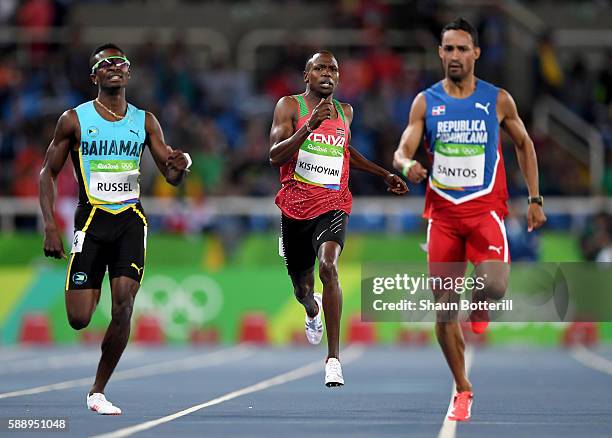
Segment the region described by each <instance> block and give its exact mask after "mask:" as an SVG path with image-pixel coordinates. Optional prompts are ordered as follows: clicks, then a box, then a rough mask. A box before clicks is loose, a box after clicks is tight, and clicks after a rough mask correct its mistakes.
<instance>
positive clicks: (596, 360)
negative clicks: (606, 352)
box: [570, 345, 612, 375]
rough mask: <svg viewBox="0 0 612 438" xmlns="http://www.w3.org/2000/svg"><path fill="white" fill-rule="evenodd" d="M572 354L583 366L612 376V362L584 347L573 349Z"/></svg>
mask: <svg viewBox="0 0 612 438" xmlns="http://www.w3.org/2000/svg"><path fill="white" fill-rule="evenodd" d="M570 354H571V355H572V357H573V358H574V359H576V360H577V361H578V362H580V363H581V364H582V365H584V366H586V367H588V368H591V369H594V370H597V371H601V372H602V373H606V374H610V375H612V360H610V359H606V358H605V357H603V356H600V355H598V354H596V353H594V352H592V351H591V350H589V349H588V348H586V347H584V346H582V345H580V346H578V347H576V348H573V349H572V350H571V353H570Z"/></svg>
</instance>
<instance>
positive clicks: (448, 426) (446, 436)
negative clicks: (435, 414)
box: [438, 345, 474, 438]
mask: <svg viewBox="0 0 612 438" xmlns="http://www.w3.org/2000/svg"><path fill="white" fill-rule="evenodd" d="M473 359H474V349H473V348H472V347H470V346H469V345H468V346H466V348H465V374H466V376H467V375H469V374H470V368H471V367H472V361H473ZM456 394H457V388H456V386H455V382H454V380H453V387H452V389H451V397H450V402H449V403H448V410H447V412H446V415H444V423H442V427H441V428H440V432H439V433H438V438H454V437H455V433H456V431H457V422H456V421H453V420H449V419H448V416H449V415H450V413H451V411H452V409H453V399H454V398H455V395H456Z"/></svg>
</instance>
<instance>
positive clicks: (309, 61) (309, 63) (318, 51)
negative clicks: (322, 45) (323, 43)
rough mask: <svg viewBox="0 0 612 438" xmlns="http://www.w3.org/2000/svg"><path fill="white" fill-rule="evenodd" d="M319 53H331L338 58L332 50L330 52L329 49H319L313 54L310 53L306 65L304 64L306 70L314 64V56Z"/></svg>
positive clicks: (330, 54)
mask: <svg viewBox="0 0 612 438" xmlns="http://www.w3.org/2000/svg"><path fill="white" fill-rule="evenodd" d="M317 55H329V56H331V57H332V58H334V59H336V57H335V56H334V54H333V53H332V52H330V51H329V50H317V51H316V52H314V53H313V54H312V55H310V56H309V57H308V59H307V60H306V65H305V66H304V71H308V69H309V68H310V67H311V65H312V58H314V57H315V56H317Z"/></svg>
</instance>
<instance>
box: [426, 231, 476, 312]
mask: <svg viewBox="0 0 612 438" xmlns="http://www.w3.org/2000/svg"><path fill="white" fill-rule="evenodd" d="M458 227H459V225H458V224H457V223H453V222H451V221H443V220H439V219H429V223H428V226H427V263H428V268H429V275H430V277H432V280H433V281H432V283H431V284H432V292H433V293H434V298H435V300H436V302H442V303H449V302H457V301H458V299H459V295H458V294H457V293H455V288H454V285H455V284H456V282H457V280H458V279H459V278H462V277H463V276H464V275H465V268H466V265H467V263H466V257H465V256H466V254H465V239H464V237H463V236H462V235H461V233H460V230H459V229H458ZM453 317H454V315H450V316H449V315H446V316H445V317H444V319H447V318H448V319H447V320H452V318H453ZM438 318H440V315H438Z"/></svg>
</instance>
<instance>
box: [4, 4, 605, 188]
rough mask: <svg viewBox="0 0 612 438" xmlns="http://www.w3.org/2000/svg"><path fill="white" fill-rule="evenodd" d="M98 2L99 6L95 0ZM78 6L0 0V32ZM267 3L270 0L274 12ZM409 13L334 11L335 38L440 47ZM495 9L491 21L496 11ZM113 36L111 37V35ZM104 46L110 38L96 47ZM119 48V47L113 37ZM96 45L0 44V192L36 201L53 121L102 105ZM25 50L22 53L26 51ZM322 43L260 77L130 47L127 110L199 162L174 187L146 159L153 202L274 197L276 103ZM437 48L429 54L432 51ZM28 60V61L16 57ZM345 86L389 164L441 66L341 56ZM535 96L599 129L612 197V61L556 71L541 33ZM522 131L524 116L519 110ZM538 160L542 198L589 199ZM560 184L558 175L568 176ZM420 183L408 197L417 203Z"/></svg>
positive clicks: (359, 137) (486, 68)
mask: <svg viewBox="0 0 612 438" xmlns="http://www.w3.org/2000/svg"><path fill="white" fill-rule="evenodd" d="M90 1H97V2H100V1H101V0H90ZM71 3H73V2H72V1H70V0H25V1H22V2H18V1H17V0H2V1H1V2H0V5H1V6H0V24H7V25H8V24H10V25H14V26H19V27H22V28H24V29H27V30H28V31H30V32H40V33H42V34H44V32H48V31H49V29H51V28H53V27H54V26H61V25H65V24H66V12H67V11H68V10H69V8H70V5H71ZM270 3H273V2H270ZM408 3H409V4H411V5H412V6H410V7H411V9H410V10H409V11H405V10H404V9H400V10H399V13H398V12H397V11H392V10H391V9H390V6H388V4H387V3H385V2H380V1H375V0H362V1H353V2H338V4H337V11H336V13H334V15H333V16H334V19H333V20H334V26H335V27H336V28H342V27H348V28H355V27H359V28H362V29H366V30H368V31H369V32H370V34H371V38H373V39H377V38H379V37H380V34H381V32H382V31H383V30H384V29H385V28H394V26H396V27H395V28H401V27H406V26H408V27H411V26H412V28H416V29H419V30H420V31H421V32H423V34H427V35H429V37H430V38H432V41H435V40H436V39H437V38H438V33H439V29H440V27H441V24H442V21H441V20H442V19H441V18H440V14H439V11H438V10H437V6H436V4H437V3H439V2H435V1H432V2H408ZM489 12H490V13H489ZM475 24H477V25H478V28H479V34H480V38H481V47H482V50H483V55H482V58H481V60H480V61H479V63H478V65H477V74H478V75H479V76H480V77H483V78H484V79H486V80H489V81H492V82H495V83H496V84H499V85H502V86H503V85H504V77H503V74H502V72H503V65H504V62H505V57H506V53H505V47H506V43H505V38H507V35H506V29H505V25H504V21H503V20H502V19H501V17H500V16H499V15H498V14H496V13H495V11H488V12H487V13H486V14H483V15H482V16H481V17H480V18H479V19H478V21H477V22H476V23H475ZM109 39H110V40H112V37H109ZM102 42H106V41H101V43H102ZM112 42H114V43H116V44H118V45H119V46H121V41H112ZM92 48H93V47H86V46H85V45H84V44H82V42H81V39H80V33H79V30H78V28H77V27H75V28H74V30H73V33H72V35H71V38H70V44H69V45H62V44H46V43H33V44H30V45H29V46H28V47H27V57H26V58H27V59H23V56H17V55H16V54H17V47H16V46H15V45H14V44H4V45H3V46H0V196H18V197H32V196H37V190H38V188H37V180H38V178H37V175H38V171H39V169H40V167H41V165H42V161H43V158H44V152H45V149H46V147H47V146H48V144H49V141H50V139H51V138H52V136H53V130H54V127H55V123H56V121H57V118H58V117H59V115H60V114H61V113H62V112H63V111H64V110H65V109H68V108H71V107H74V106H76V105H78V104H80V103H82V102H84V101H86V100H89V99H92V98H93V97H95V93H96V88H95V87H94V86H93V85H92V84H91V81H90V79H89V68H88V59H89V55H90V51H91V50H92ZM22 49H23V48H21V49H20V50H21V52H23V50H22ZM314 49H315V48H314V47H303V46H296V45H293V44H291V43H288V44H287V46H286V47H284V48H281V49H278V50H272V51H270V52H266V53H265V54H264V55H265V62H260V63H258V66H257V69H256V70H255V71H254V72H247V71H242V70H239V69H238V68H237V67H236V63H235V62H233V61H232V60H231V59H224V58H212V59H209V60H208V62H207V63H206V64H205V65H203V64H202V62H201V60H200V59H199V58H197V54H196V53H195V52H194V49H193V48H192V47H190V46H189V45H188V44H186V43H185V41H184V39H183V37H182V36H181V34H180V33H177V36H176V39H175V41H174V43H173V44H171V45H161V44H158V43H157V41H156V40H155V39H154V38H151V39H150V40H149V41H146V42H144V43H143V44H142V45H139V46H138V47H137V48H134V49H132V48H131V49H130V50H127V56H128V57H129V58H130V60H131V62H132V77H131V81H130V85H129V86H128V91H127V96H128V100H129V101H130V102H131V103H133V104H135V105H136V106H139V107H141V108H143V109H146V110H148V111H151V112H153V113H154V114H155V115H156V116H157V117H158V119H159V120H160V122H161V125H162V127H163V129H164V133H165V137H166V140H167V141H168V143H169V144H171V145H172V146H173V147H175V148H180V149H182V150H184V151H188V152H190V154H191V155H192V157H193V158H194V168H193V172H192V174H191V175H190V178H189V179H188V183H187V184H186V185H185V186H183V187H181V188H179V189H178V192H177V191H176V189H174V188H171V187H170V186H168V185H167V184H165V183H164V182H163V180H162V179H161V177H160V176H158V172H157V171H155V169H154V166H153V163H152V161H151V160H150V159H148V160H145V161H144V163H143V166H144V167H145V169H144V170H143V172H142V190H143V193H144V194H146V195H154V196H191V197H197V198H204V197H206V196H208V195H250V196H269V195H273V194H274V193H275V192H276V190H277V189H278V172H277V170H276V169H273V168H271V167H270V166H269V164H268V148H269V145H268V134H269V128H270V124H271V117H272V113H273V111H274V106H275V103H276V101H277V100H278V99H279V98H280V97H281V96H284V95H288V94H297V93H300V92H302V91H303V89H304V84H303V81H302V71H303V69H304V63H305V61H306V59H307V57H308V55H309V54H310V53H311V52H312V51H313V50H314ZM431 50H434V48H433V47H432V49H431ZM21 52H20V53H21ZM335 53H336V55H337V58H338V59H339V62H340V72H341V85H340V88H339V90H338V92H337V96H336V97H337V98H338V99H340V100H343V101H347V102H349V103H351V104H352V105H353V107H354V109H355V119H354V122H353V126H352V143H353V145H354V146H355V147H356V148H357V149H359V150H360V151H361V152H362V153H363V154H364V155H365V156H366V157H368V158H370V159H373V160H376V161H378V162H380V163H382V164H384V165H385V166H387V167H390V165H391V158H392V153H393V150H394V149H395V148H396V146H397V142H398V140H399V137H400V135H401V132H402V130H403V128H404V126H405V124H406V121H407V116H408V112H409V109H410V106H411V104H412V101H413V99H414V97H415V96H416V94H417V93H418V92H419V91H420V90H422V89H424V88H426V87H428V86H429V85H431V84H433V83H434V82H435V81H437V80H439V79H440V77H441V72H440V71H439V70H435V71H428V70H427V69H425V68H422V67H418V66H416V63H414V62H412V59H411V58H410V56H408V55H406V53H403V52H402V51H401V50H396V49H395V48H394V49H393V50H392V49H391V48H390V47H387V46H385V44H383V43H382V39H381V43H380V44H373V45H371V46H370V47H369V48H350V49H342V50H337V51H336V52H335ZM534 62H535V65H536V67H535V69H534V70H535V71H536V72H537V77H534V78H533V81H532V82H533V83H534V84H535V86H534V90H533V94H534V96H533V97H534V98H535V96H537V95H541V94H550V95H553V96H556V97H557V98H559V99H561V100H562V101H563V102H565V103H566V105H567V106H568V107H569V108H571V109H572V110H573V111H575V112H576V113H578V114H579V115H580V116H581V117H583V118H584V119H586V120H587V121H589V122H591V123H594V124H596V125H598V126H599V127H600V128H601V130H602V132H603V133H604V136H605V139H606V142H607V145H608V153H607V163H608V166H607V171H606V174H605V177H604V181H602V190H603V191H604V192H605V193H607V194H612V154H611V153H610V150H611V148H610V145H612V131H611V129H610V120H611V119H612V116H611V114H612V103H611V102H612V78H611V74H610V69H611V67H612V55H610V56H609V57H608V64H607V65H606V66H605V68H602V69H601V70H599V71H592V70H590V69H589V66H588V65H587V63H586V61H585V60H584V59H581V58H579V57H578V58H576V59H575V60H573V62H570V63H569V64H567V65H562V64H561V63H560V61H559V59H558V56H557V54H556V53H555V48H554V44H553V43H552V42H551V40H550V38H548V37H547V36H543V37H542V40H541V43H540V45H539V47H538V49H537V51H536V52H535V53H534ZM523 117H524V119H525V121H529V120H530V118H531V117H530V115H529V114H523ZM534 139H535V141H536V147H537V148H538V153H539V155H540V157H541V159H540V168H541V180H542V183H541V185H542V193H543V194H545V195H586V194H589V191H590V188H589V177H588V169H583V168H581V167H580V165H579V164H577V163H576V160H574V159H573V157H572V156H571V155H568V154H565V153H564V152H563V151H561V150H559V149H558V148H557V145H556V144H554V143H553V142H552V141H551V140H550V139H547V138H540V137H538V136H537V135H536V136H534ZM504 149H505V152H506V156H507V157H508V158H507V163H508V166H509V169H508V184H509V190H510V193H511V195H523V194H524V193H525V186H524V182H523V180H522V177H521V174H520V171H519V169H518V167H517V165H516V160H515V159H513V158H511V156H512V157H513V156H514V151H513V148H512V145H510V144H505V145H504ZM559 174H563V175H564V178H563V179H560V178H559V177H558V175H559ZM59 185H60V189H59V190H60V193H61V194H63V195H66V196H74V195H75V191H76V186H75V183H74V177H73V175H72V170H71V166H66V168H65V169H64V172H63V173H62V175H61V176H60V180H59ZM351 188H352V190H353V192H354V193H355V194H357V195H381V194H383V193H384V187H383V186H382V185H381V182H380V181H377V180H375V179H371V178H369V177H368V176H366V175H361V174H359V173H354V174H353V175H352V181H351ZM422 189H423V187H422V186H421V187H417V188H413V193H416V194H418V193H421V192H422Z"/></svg>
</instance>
